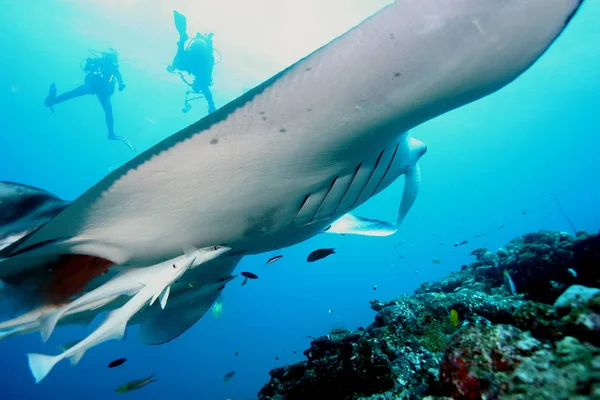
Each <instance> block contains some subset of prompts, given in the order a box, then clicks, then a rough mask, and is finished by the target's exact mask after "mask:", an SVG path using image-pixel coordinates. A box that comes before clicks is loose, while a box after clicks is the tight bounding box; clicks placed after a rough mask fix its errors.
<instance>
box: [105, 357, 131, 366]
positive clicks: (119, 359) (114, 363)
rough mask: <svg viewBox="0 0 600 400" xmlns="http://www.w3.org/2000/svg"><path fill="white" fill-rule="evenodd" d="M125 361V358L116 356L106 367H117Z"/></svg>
mask: <svg viewBox="0 0 600 400" xmlns="http://www.w3.org/2000/svg"><path fill="white" fill-rule="evenodd" d="M125 361H127V359H126V358H117V359H116V360H113V361H111V362H110V363H108V368H114V367H118V366H119V365H123V363H125Z"/></svg>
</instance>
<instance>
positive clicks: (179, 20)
mask: <svg viewBox="0 0 600 400" xmlns="http://www.w3.org/2000/svg"><path fill="white" fill-rule="evenodd" d="M173 19H174V21H175V28H177V32H179V36H180V37H181V40H183V41H184V42H185V41H186V40H187V38H188V35H187V19H186V18H185V15H183V14H181V13H179V12H177V11H175V10H173Z"/></svg>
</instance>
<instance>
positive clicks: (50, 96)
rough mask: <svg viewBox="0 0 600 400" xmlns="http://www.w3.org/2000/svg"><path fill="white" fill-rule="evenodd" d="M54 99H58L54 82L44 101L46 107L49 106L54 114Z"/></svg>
mask: <svg viewBox="0 0 600 400" xmlns="http://www.w3.org/2000/svg"><path fill="white" fill-rule="evenodd" d="M54 99H56V85H55V84H54V83H53V84H52V85H50V91H49V92H48V97H46V100H45V101H44V104H45V105H46V107H49V108H50V111H52V114H54V108H53V107H52V104H53V102H54Z"/></svg>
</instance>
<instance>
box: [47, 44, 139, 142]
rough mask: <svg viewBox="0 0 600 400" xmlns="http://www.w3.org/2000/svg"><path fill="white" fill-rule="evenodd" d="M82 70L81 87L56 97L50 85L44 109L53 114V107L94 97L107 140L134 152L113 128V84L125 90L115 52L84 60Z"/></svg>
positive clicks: (120, 89)
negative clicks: (103, 123)
mask: <svg viewBox="0 0 600 400" xmlns="http://www.w3.org/2000/svg"><path fill="white" fill-rule="evenodd" d="M93 53H96V52H93ZM82 69H83V71H84V72H85V73H86V76H85V81H84V83H83V85H81V86H78V87H77V88H75V89H73V90H71V91H69V92H66V93H63V94H61V95H59V96H57V95H56V85H55V84H54V83H52V85H50V93H49V94H48V97H46V100H45V102H44V103H45V105H46V107H49V108H50V111H52V113H54V108H53V106H54V105H56V104H58V103H62V102H64V101H67V100H71V99H74V98H76V97H80V96H84V95H87V94H94V95H96V97H98V100H100V105H102V109H103V110H104V115H105V118H106V127H107V128H108V139H109V140H121V141H122V142H124V143H125V144H126V145H127V146H128V147H129V148H130V149H131V150H132V151H134V152H135V148H134V147H133V145H132V144H131V143H130V142H129V140H127V138H124V137H122V136H116V135H115V132H114V128H113V124H114V122H113V112H112V103H111V101H110V97H111V96H112V95H113V93H114V92H115V82H118V83H119V91H123V89H125V83H123V77H122V76H121V71H119V64H118V54H117V51H116V50H115V49H112V48H109V49H107V50H105V51H104V52H102V53H101V54H100V55H97V54H94V57H88V58H86V59H85V65H84V66H83V67H82Z"/></svg>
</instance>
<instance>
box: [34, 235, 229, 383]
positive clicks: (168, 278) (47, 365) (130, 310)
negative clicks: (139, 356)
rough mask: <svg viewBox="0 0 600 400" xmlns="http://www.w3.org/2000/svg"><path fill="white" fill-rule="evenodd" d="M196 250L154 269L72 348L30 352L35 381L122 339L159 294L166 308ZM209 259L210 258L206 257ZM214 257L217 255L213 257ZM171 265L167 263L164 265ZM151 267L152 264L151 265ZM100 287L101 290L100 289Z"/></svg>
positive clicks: (222, 251)
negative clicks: (58, 351) (50, 353)
mask: <svg viewBox="0 0 600 400" xmlns="http://www.w3.org/2000/svg"><path fill="white" fill-rule="evenodd" d="M228 250H229V248H228V247H220V248H215V250H214V251H212V252H211V253H209V254H216V255H215V257H216V256H218V255H220V254H222V253H224V252H225V251H228ZM197 256H198V254H197V252H191V253H188V252H187V251H186V255H185V257H183V258H180V259H178V260H177V262H176V263H175V264H173V265H171V264H172V262H171V261H169V262H168V263H162V264H159V265H160V266H161V269H160V270H157V271H153V273H152V275H151V276H150V277H148V280H146V281H145V282H144V286H143V288H142V289H140V290H139V291H138V292H137V293H136V294H135V295H134V296H133V297H132V298H131V300H129V301H128V302H127V303H125V304H124V305H123V306H122V307H121V308H118V309H116V310H114V311H112V312H110V313H109V314H108V315H107V316H106V319H105V320H104V322H102V324H101V325H100V326H99V327H98V328H96V330H95V331H94V332H92V333H91V334H90V335H89V336H88V337H86V338H85V339H83V340H82V341H81V342H79V343H77V344H76V345H74V346H73V347H70V348H69V349H67V350H66V351H64V352H63V353H61V354H59V355H57V356H46V355H43V354H33V353H29V354H27V357H28V359H29V368H30V369H31V373H32V374H33V376H34V377H35V380H36V383H39V382H40V381H41V380H42V379H44V377H45V376H46V375H47V374H48V373H49V372H50V371H51V370H52V368H53V367H54V365H56V363H57V362H59V361H60V360H62V359H64V358H70V359H71V363H72V364H77V363H78V362H79V360H80V359H81V357H83V355H84V354H85V352H86V351H87V350H89V349H90V348H92V347H94V346H96V345H98V344H100V343H102V342H105V341H108V340H112V339H118V340H121V339H122V338H123V336H124V335H125V329H126V328H127V323H128V322H129V320H130V319H131V318H132V317H133V316H134V315H135V314H136V313H137V312H138V311H140V310H141V309H142V308H143V307H144V306H145V305H147V304H148V303H149V305H152V303H153V302H154V301H155V300H156V299H157V298H158V297H159V296H160V297H161V300H160V301H161V307H162V308H165V305H166V301H167V298H168V296H169V288H170V285H171V284H172V283H173V282H174V281H176V280H177V279H178V278H179V277H180V276H181V275H183V273H184V272H185V271H186V270H187V269H188V268H190V267H191V266H192V265H193V264H194V262H195V261H196V257H197ZM204 258H205V259H207V258H208V257H206V256H205V257H204ZM213 258H214V257H213ZM165 264H168V265H165ZM150 268H151V267H150ZM101 288H102V287H100V288H99V289H101Z"/></svg>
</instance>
